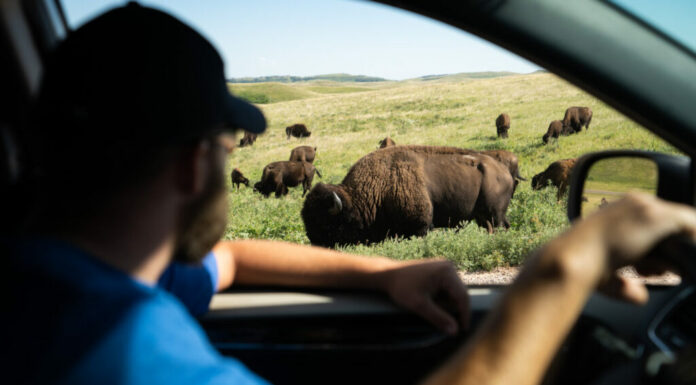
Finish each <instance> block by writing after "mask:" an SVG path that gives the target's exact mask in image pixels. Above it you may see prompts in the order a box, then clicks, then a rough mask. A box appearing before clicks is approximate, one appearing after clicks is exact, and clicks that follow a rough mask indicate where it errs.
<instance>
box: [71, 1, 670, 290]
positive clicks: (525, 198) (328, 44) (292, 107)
mask: <svg viewBox="0 0 696 385" xmlns="http://www.w3.org/2000/svg"><path fill="white" fill-rule="evenodd" d="M120 3H121V2H112V1H103V2H92V1H90V2H85V1H78V0H63V5H64V7H65V11H66V15H67V18H68V21H69V23H70V26H71V27H72V28H76V27H78V26H79V25H81V24H82V23H84V22H85V21H87V20H89V19H90V18H91V17H94V16H96V15H97V14H99V13H100V12H103V11H104V10H105V9H108V8H109V7H111V6H114V5H117V4H120ZM143 3H144V4H146V5H152V6H155V7H157V8H160V9H164V10H166V11H169V12H171V13H173V14H174V15H176V16H177V17H180V18H181V19H183V20H184V21H186V22H188V23H190V24H191V25H193V26H194V27H195V28H197V29H198V30H199V31H200V32H201V33H202V34H204V35H205V36H206V37H208V38H209V39H211V40H212V41H213V42H214V44H215V45H216V46H217V48H218V49H219V50H220V52H221V54H222V55H223V56H224V59H225V62H226V70H227V76H228V77H229V88H230V90H231V91H232V92H233V93H234V94H236V95H238V96H240V97H242V98H245V99H247V100H249V101H251V102H253V103H256V104H257V105H259V106H260V108H261V109H262V110H263V112H264V114H265V115H266V118H267V120H268V129H267V132H266V133H264V134H263V135H261V136H259V137H258V138H256V139H255V140H252V139H247V138H246V137H245V138H242V137H241V136H240V137H238V138H237V140H240V141H241V143H240V146H239V148H237V149H236V151H235V152H234V153H233V154H232V155H231V156H230V157H229V161H228V175H231V174H232V170H233V169H238V170H239V171H240V172H241V173H242V174H243V175H244V176H245V177H246V178H247V179H248V180H249V182H248V186H245V185H244V184H243V183H242V184H241V185H233V184H232V181H231V180H230V190H229V195H228V196H229V202H230V213H229V224H228V227H227V230H226V233H225V238H226V239H244V238H263V239H274V240H283V241H288V242H296V243H303V244H309V243H310V240H309V238H308V236H307V233H306V229H305V225H304V223H303V220H302V217H301V210H302V208H303V204H304V202H305V199H304V197H303V191H302V190H303V189H302V186H298V187H297V188H290V189H289V193H288V195H287V196H284V197H282V198H280V199H276V198H274V197H273V195H272V194H271V196H270V197H268V198H264V197H263V196H262V195H260V194H259V193H256V192H254V191H253V190H254V189H253V187H254V184H255V183H256V182H259V181H260V180H261V178H262V171H263V168H264V166H265V165H267V164H268V163H270V162H274V161H284V160H288V159H289V156H290V152H291V150H292V149H293V148H295V147H297V146H303V145H306V146H309V147H310V148H316V154H315V160H314V162H313V164H314V166H315V168H316V170H317V171H318V172H319V173H321V177H319V176H318V174H317V176H315V178H314V181H313V183H314V184H317V183H319V182H321V183H331V184H339V183H341V181H342V180H343V178H344V177H345V176H346V174H347V172H348V170H349V169H350V167H351V166H352V165H353V164H354V163H355V162H356V161H358V160H359V159H360V158H361V157H363V156H365V155H366V154H368V153H370V152H372V151H375V150H377V149H378V147H379V144H378V143H379V142H380V140H382V139H383V138H385V137H387V136H388V137H390V138H391V139H393V140H394V141H395V142H396V144H397V145H407V144H408V145H429V146H454V147H459V148H467V149H475V150H478V151H491V150H505V151H509V152H512V153H513V154H515V155H516V156H517V157H518V159H519V170H518V175H517V176H519V177H521V178H519V185H518V186H517V187H516V189H515V192H514V196H513V197H512V199H511V200H510V202H509V206H508V207H507V210H506V216H507V220H508V221H509V224H510V228H509V229H504V228H497V229H495V231H494V232H493V233H492V234H489V231H487V228H485V227H482V226H479V225H477V223H475V222H468V221H465V222H462V223H456V224H452V225H456V226H453V227H451V228H447V227H445V228H436V229H434V230H432V231H429V232H428V234H427V235H426V236H420V237H419V236H413V237H408V238H404V237H396V238H395V237H391V236H390V237H387V239H386V240H384V241H382V242H377V243H373V244H365V242H361V243H359V244H352V245H343V246H340V247H339V249H341V250H344V251H347V252H355V253H361V254H367V255H383V256H387V257H390V258H394V259H401V260H404V259H416V258H424V257H444V258H447V259H449V260H451V261H452V262H454V263H455V264H456V265H457V266H458V267H459V268H460V269H461V270H462V272H463V274H464V273H465V274H466V279H467V282H468V283H471V284H496V283H509V282H510V280H511V278H512V277H514V275H515V274H516V272H517V269H518V267H519V266H520V265H521V264H522V263H523V262H524V257H525V256H526V255H528V254H530V252H532V251H533V250H534V249H535V248H537V247H539V246H540V245H542V244H543V243H544V242H546V241H547V240H549V239H551V238H552V237H553V236H555V235H556V234H558V233H559V232H561V231H563V230H564V229H566V228H567V227H568V226H569V224H568V220H567V216H566V199H567V196H566V195H565V194H561V193H559V190H562V186H554V183H556V182H555V180H554V179H553V177H552V176H549V177H548V178H545V179H544V178H541V177H539V178H535V177H536V176H538V175H542V176H546V175H547V173H545V171H546V170H547V167H549V166H550V165H552V164H553V163H554V162H556V161H559V160H564V159H573V158H577V157H578V156H580V155H582V154H584V153H588V152H592V151H600V150H605V149H642V150H649V151H658V152H665V153H669V154H679V151H678V150H677V149H676V148H675V147H673V146H671V145H670V144H668V143H667V142H665V141H664V140H662V139H660V138H659V137H657V136H656V135H654V134H652V133H651V132H649V131H647V130H646V129H644V128H642V127H640V126H639V125H638V124H637V123H635V122H633V121H631V120H630V119H628V118H626V117H625V116H623V115H622V114H620V113H618V112H617V111H616V110H614V109H613V108H611V107H609V106H608V105H606V104H605V103H603V102H602V101H600V100H599V99H597V98H595V97H594V96H591V95H589V94H587V93H586V92H584V91H582V90H580V89H579V88H577V87H575V86H573V85H572V84H570V83H568V82H566V81H565V80H563V79H561V78H559V77H557V76H556V75H554V74H552V73H549V72H548V71H546V70H544V69H543V68H540V67H538V66H536V65H535V64H533V63H530V62H527V61H525V60H524V59H521V58H519V57H517V56H515V55H513V54H511V53H509V52H507V51H505V50H502V49H501V48H499V47H496V46H494V45H492V44H489V43H487V42H484V41H482V40H480V39H479V38H477V37H474V36H472V35H469V34H467V33H465V32H462V31H460V30H457V29H454V28H452V27H450V26H447V25H444V24H440V23H438V22H435V21H432V20H430V19H427V18H424V17H421V16H418V15H414V14H411V13H407V12H405V11H401V10H397V9H392V8H388V7H385V6H382V5H378V4H366V3H364V2H341V1H336V2H324V1H301V2H292V3H286V4H278V3H276V2H271V1H256V2H224V1H218V2H206V3H205V5H204V6H203V5H201V4H195V3H190V2H184V1H180V2H179V1H174V2H172V1H166V2H165V1H157V2H155V1H150V2H143ZM617 65H620V63H617ZM105 86H107V85H106V84H105ZM569 107H587V109H585V110H583V109H580V110H577V111H580V112H577V111H576V115H577V114H578V113H579V114H580V115H578V116H577V119H576V118H573V117H572V116H570V117H568V119H565V118H566V110H567V109H568V108H569ZM587 111H589V112H590V115H587ZM501 114H507V115H508V117H509V129H508V131H507V134H508V136H507V138H503V137H501V136H499V134H498V127H497V124H496V119H497V118H498V117H499V116H500V115H501ZM583 114H584V115H583ZM576 115H573V116H576ZM583 116H584V117H583ZM573 119H576V120H573ZM554 121H559V123H558V124H560V126H557V124H556V126H554ZM295 124H302V125H304V126H305V127H306V128H307V131H311V135H310V136H308V137H300V138H296V137H293V136H290V135H289V134H288V131H287V130H286V129H287V128H288V127H291V126H293V125H295ZM553 127H560V128H559V129H558V130H556V131H554V128H553ZM619 171H620V170H617V172H619ZM607 174H608V175H611V172H610V171H609V172H607ZM549 175H550V174H549ZM541 179H544V180H543V181H542V182H541V183H540V185H539V186H538V187H542V188H540V189H534V188H533V182H534V181H539V180H541ZM556 184H557V183H556ZM405 188H407V187H405ZM461 188H462V190H464V189H465V188H466V186H461ZM414 190H415V188H414ZM601 198H602V197H601V196H597V197H593V199H595V200H596V201H597V202H601ZM597 204H600V203H597ZM396 225H397V224H394V226H396ZM670 282H674V281H673V280H672V281H670Z"/></svg>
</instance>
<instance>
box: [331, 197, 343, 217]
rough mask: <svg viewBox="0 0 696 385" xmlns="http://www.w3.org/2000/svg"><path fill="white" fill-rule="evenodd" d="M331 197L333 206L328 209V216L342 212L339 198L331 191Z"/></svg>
mask: <svg viewBox="0 0 696 385" xmlns="http://www.w3.org/2000/svg"><path fill="white" fill-rule="evenodd" d="M331 195H333V206H331V208H330V209H329V214H331V215H336V214H338V213H340V212H341V210H343V203H341V198H339V197H338V195H336V193H335V192H333V191H332V192H331Z"/></svg>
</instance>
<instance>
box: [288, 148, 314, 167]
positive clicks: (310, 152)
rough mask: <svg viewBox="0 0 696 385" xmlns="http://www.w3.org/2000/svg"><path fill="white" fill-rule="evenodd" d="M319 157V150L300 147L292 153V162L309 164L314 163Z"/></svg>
mask: <svg viewBox="0 0 696 385" xmlns="http://www.w3.org/2000/svg"><path fill="white" fill-rule="evenodd" d="M316 155H317V148H316V147H311V146H299V147H295V148H293V149H292V151H290V161H291V162H309V163H314V158H315V157H316Z"/></svg>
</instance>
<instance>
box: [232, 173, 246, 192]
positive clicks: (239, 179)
mask: <svg viewBox="0 0 696 385" xmlns="http://www.w3.org/2000/svg"><path fill="white" fill-rule="evenodd" d="M231 177H232V185H236V186H237V190H239V185H240V184H243V185H245V186H247V187H249V179H247V178H246V177H245V176H244V174H242V172H241V171H239V169H238V168H235V169H234V170H232V175H231Z"/></svg>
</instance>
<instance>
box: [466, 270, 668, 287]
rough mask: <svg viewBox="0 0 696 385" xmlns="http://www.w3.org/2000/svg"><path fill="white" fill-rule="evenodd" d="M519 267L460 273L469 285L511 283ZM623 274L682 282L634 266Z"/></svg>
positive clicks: (646, 279) (664, 282)
mask: <svg viewBox="0 0 696 385" xmlns="http://www.w3.org/2000/svg"><path fill="white" fill-rule="evenodd" d="M519 270H520V268H519V267H500V268H497V269H495V270H492V271H486V272H471V273H470V272H466V271H460V272H459V275H460V276H461V277H462V280H464V282H465V283H466V284H467V285H470V286H475V285H509V284H510V283H512V281H514V280H515V277H517V273H518V272H519ZM620 271H621V274H622V275H624V276H627V277H639V278H641V279H642V280H643V282H645V283H648V284H651V285H678V284H679V283H680V282H681V277H679V276H678V275H677V274H674V273H665V274H663V275H658V276H651V277H640V276H639V275H638V274H637V273H636V271H635V270H634V269H633V268H632V267H624V268H622V269H621V270H620Z"/></svg>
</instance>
